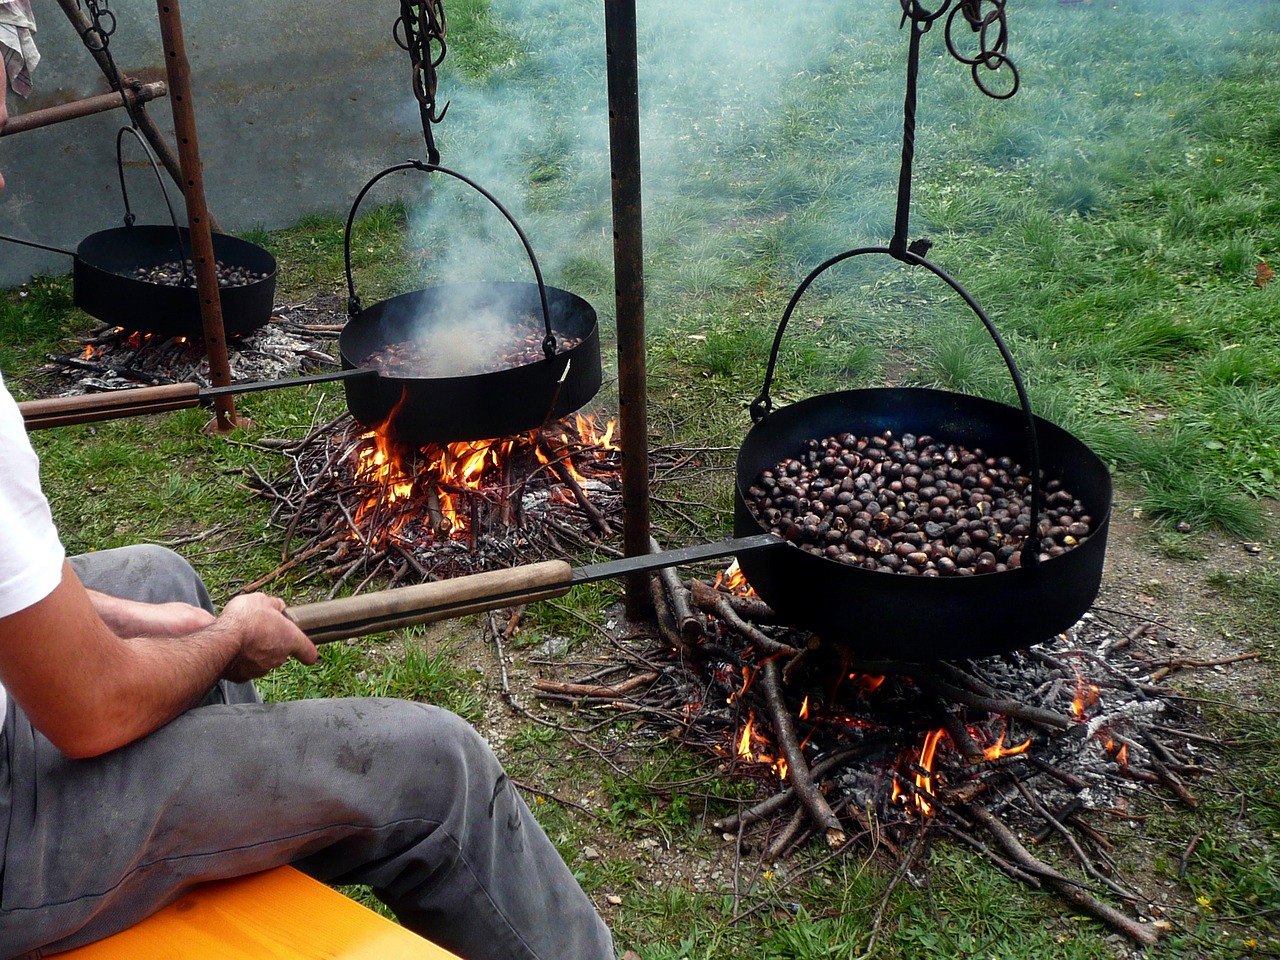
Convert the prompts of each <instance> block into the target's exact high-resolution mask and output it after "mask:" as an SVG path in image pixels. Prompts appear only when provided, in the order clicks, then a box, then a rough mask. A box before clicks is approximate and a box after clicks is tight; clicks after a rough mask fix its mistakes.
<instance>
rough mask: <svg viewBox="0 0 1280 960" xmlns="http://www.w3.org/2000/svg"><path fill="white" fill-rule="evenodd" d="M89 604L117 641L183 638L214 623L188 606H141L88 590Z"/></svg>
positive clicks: (210, 616)
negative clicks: (129, 638) (126, 639)
mask: <svg viewBox="0 0 1280 960" xmlns="http://www.w3.org/2000/svg"><path fill="white" fill-rule="evenodd" d="M87 592H88V594H89V601H90V602H91V603H92V604H93V609H94V610H95V611H97V614H98V616H100V617H101V618H102V622H103V623H105V624H106V625H107V629H109V630H110V631H111V632H112V633H114V634H115V635H116V636H117V637H182V636H186V635H187V634H188V633H194V632H195V631H197V630H199V629H200V628H201V627H207V626H209V624H211V623H213V622H214V620H215V619H216V618H215V617H214V615H213V614H212V613H210V612H209V611H208V610H205V609H203V608H202V607H193V606H192V605H191V604H189V603H143V602H142V601H140V600H125V599H122V598H121V597H113V596H111V594H109V593H100V592H99V591H97V590H88V591H87Z"/></svg>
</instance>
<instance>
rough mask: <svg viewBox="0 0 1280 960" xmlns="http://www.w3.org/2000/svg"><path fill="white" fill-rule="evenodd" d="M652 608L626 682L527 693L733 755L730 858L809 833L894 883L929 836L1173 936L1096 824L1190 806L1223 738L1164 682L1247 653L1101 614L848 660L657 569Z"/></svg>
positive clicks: (1103, 917)
mask: <svg viewBox="0 0 1280 960" xmlns="http://www.w3.org/2000/svg"><path fill="white" fill-rule="evenodd" d="M653 596H654V600H655V604H656V607H657V611H658V626H659V633H660V637H659V642H658V644H657V645H656V646H650V647H648V648H646V649H643V650H635V651H632V652H630V653H628V658H629V659H630V660H631V661H632V662H631V663H629V664H628V665H627V666H628V667H629V669H627V670H625V671H622V672H615V673H613V674H611V677H612V678H613V679H611V680H609V682H607V683H606V682H604V681H603V680H602V679H601V676H600V675H599V673H598V672H597V673H595V674H593V675H592V676H591V677H584V678H569V679H566V680H564V681H560V680H546V679H544V680H539V681H536V682H535V687H536V689H537V690H538V691H539V693H538V695H539V696H540V697H542V698H544V699H549V700H559V701H568V702H572V703H574V704H575V705H578V706H581V705H590V706H593V707H595V708H596V709H599V710H602V711H611V712H625V713H627V714H628V715H637V716H638V717H642V718H647V719H648V720H650V721H655V722H658V723H661V724H662V725H663V728H664V729H665V730H667V731H668V732H667V736H668V737H671V738H675V739H678V740H679V741H680V742H682V743H684V744H686V745H688V746H689V747H691V748H693V749H696V750H699V751H703V752H706V753H710V754H713V755H715V756H719V757H722V758H724V759H723V762H722V765H721V768H722V770H723V771H724V772H726V773H729V774H733V775H740V776H747V777H752V778H754V779H755V780H757V781H758V782H759V783H760V785H761V791H762V792H763V793H764V794H765V796H764V797H763V798H762V799H761V800H759V802H756V803H755V804H753V805H750V806H748V807H746V808H744V809H740V810H739V811H738V812H737V813H735V814H733V815H732V816H726V817H723V818H721V819H718V820H716V821H714V823H713V826H714V827H715V828H716V829H717V830H719V831H721V832H722V833H723V834H724V836H725V839H726V840H731V841H736V843H737V844H738V847H739V852H740V853H741V852H744V851H749V850H751V849H753V848H754V849H755V850H757V851H759V852H760V853H761V855H762V856H763V858H764V859H765V860H766V862H768V861H772V860H773V859H776V858H779V857H783V856H786V855H787V854H788V853H790V852H791V851H794V850H796V849H797V848H798V847H799V846H800V845H801V844H804V843H806V842H808V841H809V840H810V839H811V838H813V837H818V836H820V837H822V838H824V841H825V844H826V845H827V846H828V847H830V848H831V849H832V850H833V851H842V850H848V849H863V850H864V851H874V853H875V855H876V856H882V857H887V858H889V859H890V860H891V861H892V862H893V863H894V865H895V866H896V867H897V868H898V869H897V871H896V876H897V877H898V879H899V880H901V878H902V877H904V876H906V875H907V873H908V871H909V869H910V868H911V867H913V866H915V865H917V863H918V862H919V856H920V852H921V851H922V849H923V848H924V846H925V843H926V841H927V840H932V839H934V838H938V837H948V838H952V839H954V840H957V841H959V842H961V843H963V844H965V845H967V846H969V847H971V848H972V849H974V850H975V851H977V852H978V853H980V854H981V855H982V856H984V857H986V858H987V859H989V860H990V861H991V862H992V863H994V864H995V865H996V866H997V867H998V868H999V869H1001V870H1002V871H1004V872H1005V873H1006V874H1007V875H1008V876H1009V877H1011V878H1013V879H1015V880H1018V881H1020V882H1022V883H1025V884H1027V885H1029V886H1031V887H1036V888H1040V887H1045V888H1048V889H1050V890H1052V891H1055V892H1056V893H1057V894H1058V895H1059V896H1061V897H1062V898H1063V899H1064V900H1065V901H1067V902H1068V903H1070V904H1071V905H1073V906H1074V907H1075V908H1076V909H1078V910H1080V911H1082V912H1084V913H1087V914H1089V915H1091V916H1093V917H1095V918H1097V919H1098V920H1100V921H1102V922H1103V923H1104V924H1106V925H1107V926H1108V927H1110V928H1111V929H1113V930H1114V931H1116V932H1118V933H1120V934H1122V935H1124V936H1125V937H1127V938H1128V939H1130V940H1131V941H1133V942H1134V943H1136V944H1140V945H1149V944H1152V943H1154V942H1155V941H1156V939H1157V937H1158V936H1159V935H1160V934H1161V932H1162V931H1163V930H1164V929H1165V928H1166V927H1167V926H1168V924H1167V923H1166V922H1165V921H1164V920H1162V919H1161V915H1160V911H1159V908H1158V907H1156V906H1155V905H1154V904H1153V903H1152V901H1151V900H1150V899H1149V898H1147V897H1146V896H1144V895H1143V894H1142V892H1141V891H1139V890H1137V889H1134V888H1133V887H1132V886H1131V885H1130V884H1127V883H1126V882H1124V881H1122V880H1121V879H1118V878H1117V873H1118V867H1117V863H1116V862H1115V859H1114V858H1113V856H1112V854H1113V852H1114V846H1113V844H1112V842H1111V840H1110V839H1109V838H1108V831H1107V829H1106V827H1107V824H1108V823H1109V822H1112V821H1116V822H1127V821H1129V820H1130V819H1131V816H1130V806H1131V801H1132V800H1133V799H1135V796H1134V794H1135V793H1136V792H1137V791H1140V790H1155V791H1159V793H1160V795H1161V797H1162V798H1163V799H1165V800H1166V801H1167V802H1169V803H1175V804H1182V805H1186V806H1188V807H1195V806H1197V805H1198V800H1197V798H1196V795H1195V792H1194V789H1193V784H1194V783H1195V781H1196V780H1197V779H1198V778H1200V777H1201V776H1202V775H1206V774H1212V773H1215V772H1216V771H1214V770H1212V769H1211V768H1210V767H1209V766H1207V765H1206V762H1205V761H1204V760H1203V759H1201V758H1200V754H1201V753H1203V752H1204V751H1203V750H1202V748H1203V747H1204V746H1207V745H1216V744H1215V741H1214V740H1213V738H1212V737H1208V736H1206V735H1205V734H1204V733H1203V732H1201V731H1199V730H1198V729H1197V727H1198V722H1197V721H1196V719H1195V716H1194V714H1193V713H1192V712H1190V711H1188V710H1184V709H1183V708H1182V705H1181V700H1182V699H1184V698H1180V697H1179V695H1178V694H1177V693H1176V692H1175V691H1173V690H1171V689H1169V688H1167V687H1165V686H1163V685H1162V684H1161V682H1160V681H1161V680H1163V679H1165V678H1167V677H1168V676H1169V675H1170V674H1171V673H1172V672H1174V671H1176V670H1180V669H1186V668H1193V667H1202V666H1215V665H1217V664H1219V663H1225V662H1232V661H1234V660H1238V659H1247V658H1249V657H1252V656H1256V655H1255V654H1250V655H1245V656H1244V657H1237V658H1232V660H1231V661H1216V662H1213V663H1210V662H1201V661H1191V660H1186V659H1178V658H1169V657H1167V656H1163V657H1162V656H1160V654H1161V653H1165V654H1167V652H1168V650H1167V647H1166V646H1165V645H1164V642H1163V638H1161V637H1159V636H1158V633H1157V630H1156V628H1155V626H1154V624H1152V623H1151V622H1149V621H1141V622H1138V623H1137V625H1136V626H1133V627H1131V628H1129V629H1128V630H1127V631H1124V630H1122V629H1121V628H1120V626H1118V624H1117V623H1116V622H1112V621H1108V620H1104V619H1103V617H1102V615H1101V614H1100V613H1099V612H1098V611H1094V612H1093V613H1091V614H1090V615H1088V616H1087V617H1086V618H1085V620H1083V621H1082V622H1081V624H1079V625H1078V626H1077V627H1076V628H1073V630H1072V631H1071V632H1070V633H1069V634H1063V635H1062V636H1060V637H1058V638H1055V639H1053V640H1051V641H1048V642H1046V643H1044V644H1041V645H1039V646H1037V647H1036V648H1033V649H1030V650H1026V651H1020V652H1018V653H1014V654H1009V655H1005V656H1002V657H994V658H989V659H986V660H978V661H957V662H945V663H943V662H933V663H902V662H894V661H889V660H879V661H868V660H862V661H857V660H855V659H854V658H853V657H852V656H851V655H850V654H849V653H848V651H847V650H843V649H841V648H840V647H839V646H838V645H834V644H828V643H824V642H822V641H820V640H819V639H818V638H816V637H814V636H812V635H808V634H804V633H800V632H798V631H796V630H793V629H789V628H787V627H786V626H784V625H780V624H778V623H777V618H776V617H775V616H774V614H773V612H772V611H771V610H770V609H769V608H768V607H767V606H766V605H765V604H763V603H762V602H761V601H760V600H758V599H756V598H755V597H753V596H740V595H737V594H734V593H729V592H726V591H725V590H723V589H720V588H717V587H716V586H713V585H712V583H710V582H709V581H706V580H701V579H693V580H681V579H679V577H678V576H677V574H676V573H675V572H674V571H671V570H667V571H663V573H662V574H661V575H660V576H658V577H656V578H655V579H654V580H653ZM1113 613H1114V612H1113ZM1116 616H1121V614H1118V613H1116ZM1135 619H1136V618H1135ZM1152 651H1155V655H1153V654H1152ZM868 679H870V680H871V681H873V682H867V680H868ZM872 687H875V689H874V692H870V691H871V689H872ZM802 705H803V706H802ZM749 719H751V720H753V721H754V724H755V726H756V728H757V729H758V730H763V731H765V732H766V733H767V736H768V739H769V741H770V742H771V743H772V744H773V750H772V751H771V754H772V755H771V756H769V757H768V758H766V759H767V760H768V761H770V762H769V763H761V762H759V761H758V760H756V759H752V758H750V757H745V758H744V757H741V756H739V755H738V751H737V750H736V749H735V743H736V742H738V741H739V740H740V739H741V738H742V730H743V728H744V725H746V724H747V722H748V720H749ZM930 731H935V732H934V733H933V734H932V736H933V737H934V739H935V742H936V743H937V752H936V756H935V757H934V759H933V763H932V766H931V767H927V766H926V765H924V764H923V762H922V760H921V759H920V757H921V747H920V745H921V742H922V741H923V740H924V739H925V738H926V737H928V736H930ZM1024 744H1025V746H1024ZM779 757H780V758H783V759H785V762H786V772H785V776H784V777H783V778H781V779H780V778H779V777H778V775H777V773H776V768H777V765H776V760H777V759H778V758H779ZM1033 851H1035V852H1033ZM1051 858H1052V862H1051ZM895 882H896V881H895ZM890 892H891V891H890ZM887 899H888V893H886V902H887Z"/></svg>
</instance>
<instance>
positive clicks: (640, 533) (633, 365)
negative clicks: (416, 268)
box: [604, 0, 653, 619]
mask: <svg viewBox="0 0 1280 960" xmlns="http://www.w3.org/2000/svg"><path fill="white" fill-rule="evenodd" d="M604 31H605V49H606V53H607V58H608V64H607V73H608V95H609V156H610V173H611V177H610V179H611V183H612V192H613V272H614V296H615V302H616V305H617V317H618V428H619V441H620V444H621V447H622V509H623V545H624V548H625V551H626V555H627V556H629V557H635V556H641V555H643V554H646V553H648V552H649V419H648V396H647V384H646V371H645V343H644V337H645V318H644V240H643V230H642V218H641V205H640V84H639V57H638V53H637V48H636V4H635V0H605V5H604ZM652 609H653V598H652V596H651V594H650V592H649V575H648V574H647V573H639V574H630V575H628V577H627V578H626V610H627V616H628V617H630V618H632V619H640V618H641V617H645V616H647V615H648V614H649V613H650V611H651V610H652Z"/></svg>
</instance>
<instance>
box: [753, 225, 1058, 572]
mask: <svg viewBox="0 0 1280 960" xmlns="http://www.w3.org/2000/svg"><path fill="white" fill-rule="evenodd" d="M873 253H875V254H885V255H887V256H890V257H893V258H894V259H895V260H900V261H902V262H903V263H905V264H907V265H908V266H919V267H924V268H925V269H926V270H928V271H929V272H930V273H932V274H933V275H934V276H936V277H937V278H938V279H939V280H941V281H942V282H943V283H945V284H947V286H949V287H951V289H952V290H954V291H955V292H956V293H958V294H959V295H960V297H961V298H962V299H963V300H964V302H965V303H966V304H967V305H968V306H969V309H970V310H972V311H973V312H974V314H975V315H976V316H977V318H978V319H979V320H981V321H982V325H983V326H984V327H986V328H987V333H989V334H990V335H991V339H992V340H993V341H994V342H995V345H996V349H998V350H999V351H1000V356H1001V357H1002V358H1003V359H1004V364H1005V366H1006V367H1007V368H1008V370H1009V376H1010V377H1011V378H1012V379H1013V386H1014V389H1015V390H1017V392H1018V402H1019V404H1020V405H1021V407H1022V421H1023V427H1024V429H1025V431H1026V435H1027V450H1028V452H1029V453H1030V455H1031V515H1032V516H1033V517H1037V518H1038V517H1039V516H1040V512H1041V507H1042V506H1043V500H1042V496H1041V490H1040V442H1039V440H1038V439H1037V437H1036V422H1035V416H1034V415H1033V414H1032V412H1031V398H1030V397H1029V396H1028V395H1027V388H1026V385H1025V384H1024V383H1023V382H1022V375H1021V374H1020V373H1019V372H1018V366H1017V364H1016V363H1014V361H1013V354H1012V353H1010V352H1009V348H1008V346H1007V345H1006V344H1005V342H1004V339H1003V338H1002V337H1001V336H1000V332H999V331H998V330H996V327H995V324H994V323H992V322H991V318H990V317H988V316H987V314H986V312H985V311H984V310H983V309H982V306H981V305H980V304H979V303H978V301H977V300H975V299H974V298H973V296H972V295H971V294H970V293H969V291H968V290H966V289H965V288H964V287H962V286H960V284H959V283H958V282H957V281H956V280H955V279H954V278H953V277H952V276H951V275H950V274H948V273H947V272H946V271H944V270H943V269H942V268H941V267H939V266H938V265H937V264H934V263H932V262H930V261H929V260H926V259H925V258H924V257H922V256H921V255H920V254H918V253H915V252H914V251H912V250H910V249H903V250H897V249H891V248H889V247H858V248H857V249H856V250H847V251H845V252H844V253H840V254H837V255H836V256H834V257H831V258H830V259H829V260H826V261H824V262H822V263H820V264H818V266H816V267H814V268H813V270H812V271H810V273H809V275H808V276H807V277H805V278H804V281H803V282H802V283H801V284H800V286H799V287H797V288H796V292H795V293H793V294H792V295H791V300H790V302H789V303H788V304H787V309H786V310H785V311H784V312H783V314H782V322H781V323H779V324H778V332H777V333H776V334H775V335H774V338H773V349H772V350H771V351H770V353H769V366H768V367H767V368H766V370H765V375H764V386H763V387H762V388H761V390H760V395H759V396H757V397H756V398H755V399H754V400H752V401H751V422H752V423H755V424H760V423H763V422H764V421H765V419H766V418H768V416H769V413H770V411H772V410H773V400H772V398H771V397H770V396H769V388H770V387H771V386H772V385H773V374H774V370H775V369H776V367H777V364H778V351H779V349H780V348H781V346H782V335H783V334H784V333H785V332H786V330H787V323H788V322H789V321H790V320H791V314H792V313H793V312H794V311H795V308H796V305H797V304H798V303H799V302H800V298H801V297H802V296H804V293H805V291H806V290H808V289H809V286H810V284H812V283H813V281H815V280H816V279H818V277H819V276H820V275H821V274H822V273H824V272H825V271H826V270H828V269H830V268H831V267H834V266H835V265H836V264H838V263H843V262H844V261H845V260H849V259H852V258H853V257H860V256H864V255H866V254H873ZM1032 540H1033V538H1031V537H1028V538H1027V543H1026V544H1025V545H1024V546H1023V548H1022V563H1023V565H1024V566H1026V567H1028V568H1034V567H1036V566H1038V565H1039V563H1040V553H1039V551H1038V550H1036V549H1034V547H1033V546H1032Z"/></svg>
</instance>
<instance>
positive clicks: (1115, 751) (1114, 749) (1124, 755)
mask: <svg viewBox="0 0 1280 960" xmlns="http://www.w3.org/2000/svg"><path fill="white" fill-rule="evenodd" d="M1103 747H1104V749H1105V750H1106V751H1107V753H1109V754H1111V756H1112V758H1113V759H1114V760H1115V762H1116V763H1118V764H1120V766H1122V767H1127V766H1128V765H1129V745H1128V744H1127V743H1122V744H1119V745H1118V746H1117V744H1116V742H1115V741H1114V740H1112V739H1111V738H1110V737H1107V742H1106V743H1105V744H1103Z"/></svg>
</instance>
